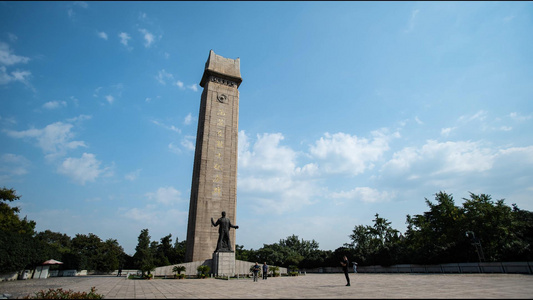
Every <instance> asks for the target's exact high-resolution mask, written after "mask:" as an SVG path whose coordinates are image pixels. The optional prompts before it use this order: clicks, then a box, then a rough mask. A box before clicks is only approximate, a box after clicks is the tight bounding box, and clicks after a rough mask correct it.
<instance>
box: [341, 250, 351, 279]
mask: <svg viewBox="0 0 533 300" xmlns="http://www.w3.org/2000/svg"><path fill="white" fill-rule="evenodd" d="M349 264H350V262H349V261H348V258H347V257H346V255H344V257H343V258H342V261H341V266H342V270H343V271H344V276H345V277H346V282H347V283H346V286H350V277H349V276H348V265H349Z"/></svg>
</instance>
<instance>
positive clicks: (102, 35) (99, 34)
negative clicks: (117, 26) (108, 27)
mask: <svg viewBox="0 0 533 300" xmlns="http://www.w3.org/2000/svg"><path fill="white" fill-rule="evenodd" d="M98 36H99V37H100V38H102V39H104V40H106V41H107V33H105V32H103V31H102V32H98Z"/></svg>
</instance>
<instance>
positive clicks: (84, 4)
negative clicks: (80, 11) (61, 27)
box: [74, 1, 89, 8]
mask: <svg viewBox="0 0 533 300" xmlns="http://www.w3.org/2000/svg"><path fill="white" fill-rule="evenodd" d="M74 4H75V5H78V6H79V7H81V8H87V7H89V4H87V2H85V1H74Z"/></svg>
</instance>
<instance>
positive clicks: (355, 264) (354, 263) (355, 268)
mask: <svg viewBox="0 0 533 300" xmlns="http://www.w3.org/2000/svg"><path fill="white" fill-rule="evenodd" d="M352 264H353V272H354V273H357V262H355V261H354V262H353V263H352Z"/></svg>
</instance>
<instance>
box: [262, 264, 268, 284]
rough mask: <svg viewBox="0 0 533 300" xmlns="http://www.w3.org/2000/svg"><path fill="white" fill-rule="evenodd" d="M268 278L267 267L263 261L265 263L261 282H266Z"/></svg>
mask: <svg viewBox="0 0 533 300" xmlns="http://www.w3.org/2000/svg"><path fill="white" fill-rule="evenodd" d="M267 277H268V265H267V263H266V261H265V263H264V264H263V280H266V279H267Z"/></svg>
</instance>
